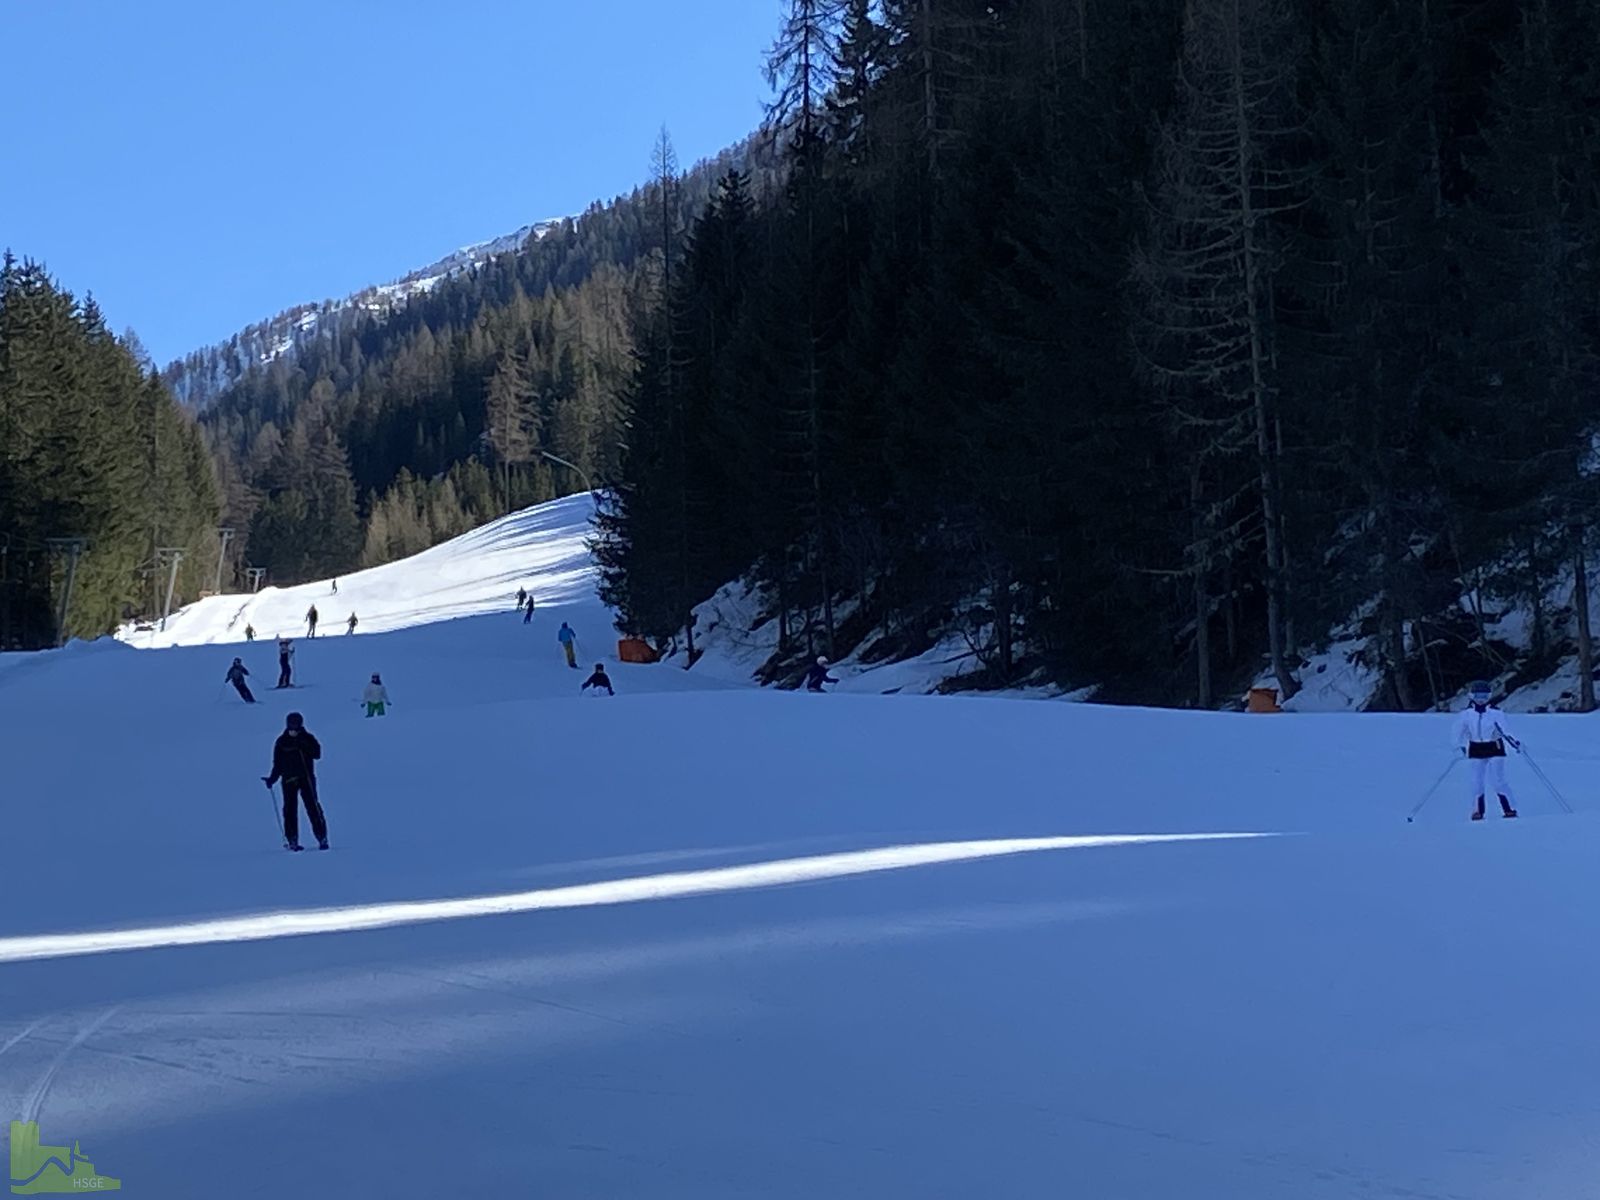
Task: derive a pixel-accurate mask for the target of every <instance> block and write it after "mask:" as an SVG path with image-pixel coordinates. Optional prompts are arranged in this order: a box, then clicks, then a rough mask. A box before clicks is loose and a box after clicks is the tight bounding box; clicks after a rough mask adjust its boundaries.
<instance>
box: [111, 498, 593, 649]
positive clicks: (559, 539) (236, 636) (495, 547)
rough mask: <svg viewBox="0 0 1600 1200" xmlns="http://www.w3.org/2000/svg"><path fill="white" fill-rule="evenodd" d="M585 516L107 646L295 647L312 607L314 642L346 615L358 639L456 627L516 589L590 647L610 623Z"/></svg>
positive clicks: (283, 591)
mask: <svg viewBox="0 0 1600 1200" xmlns="http://www.w3.org/2000/svg"><path fill="white" fill-rule="evenodd" d="M593 513H594V504H593V501H592V500H591V499H590V498H589V495H588V493H584V494H582V495H578V496H568V497H566V498H565V499H562V500H553V501H551V502H550V503H548V504H539V505H535V506H534V507H532V508H527V509H523V510H522V511H520V512H515V513H512V514H510V515H509V516H505V517H501V518H500V519H499V520H496V521H491V522H489V523H488V524H487V525H481V526H479V527H478V528H477V529H474V530H472V531H471V532H470V533H464V534H462V535H461V536H460V537H457V538H452V539H451V540H449V541H447V542H441V543H440V544H439V545H437V546H434V547H432V548H431V549H428V550H424V551H423V552H422V553H421V554H416V555H413V556H412V557H410V558H406V559H401V560H400V561H398V562H392V563H386V564H385V565H383V566H381V567H371V568H369V569H367V570H364V571H357V572H355V573H353V574H351V575H345V576H341V577H340V578H338V579H337V580H329V579H324V580H319V581H317V582H314V583H305V584H299V585H296V586H293V587H282V588H279V587H265V588H262V589H261V590H260V591H259V592H255V593H250V594H237V593H233V594H225V595H221V596H210V597H207V598H206V599H204V600H198V601H196V602H195V603H193V604H190V605H187V606H186V607H184V608H181V609H179V610H178V611H177V612H175V613H173V614H172V616H171V617H169V618H168V620H167V627H166V629H165V630H164V631H163V630H161V629H159V628H150V627H135V626H131V625H130V626H124V627H123V628H122V629H120V630H118V632H117V637H118V638H120V639H121V640H123V641H125V642H127V643H129V644H130V645H133V646H137V647H139V648H141V649H153V648H159V647H166V646H195V645H204V644H208V643H215V642H243V641H245V640H246V636H245V634H246V631H247V630H250V629H253V630H254V631H255V636H256V637H257V638H276V637H279V636H290V637H298V636H300V635H302V634H304V633H306V631H307V623H306V614H307V613H308V612H309V610H310V609H311V608H312V607H315V608H316V609H317V616H318V618H319V627H318V633H319V635H320V636H327V635H329V634H335V633H337V634H341V635H342V634H343V633H344V632H345V629H346V627H347V626H348V622H349V618H350V617H351V616H352V615H353V616H355V617H356V619H357V625H356V632H357V633H358V634H369V633H383V632H387V631H390V630H396V629H408V628H411V627H412V626H416V625H429V624H433V623H435V622H438V621H448V620H453V619H455V618H458V617H473V616H483V615H487V614H491V613H508V614H509V613H512V612H513V610H514V608H515V606H516V593H517V591H518V589H519V588H526V589H527V590H528V591H529V592H531V593H532V594H533V596H534V598H535V600H536V602H537V606H538V607H537V609H536V611H537V612H541V613H542V612H547V611H548V612H556V611H558V610H559V611H562V612H570V613H573V614H575V618H581V620H582V624H583V626H584V627H585V628H587V629H589V630H590V631H591V637H592V638H593V639H594V640H595V641H596V643H597V644H598V643H599V642H600V641H602V640H610V632H609V631H610V626H611V617H610V614H609V612H607V611H606V610H605V608H604V607H603V606H602V605H601V604H600V601H599V598H598V597H597V595H596V592H595V567H594V561H593V559H592V558H591V557H590V554H589V547H588V538H589V535H590V533H591V528H590V519H591V517H592V516H593ZM336 587H337V591H336V590H335V588H336ZM541 620H542V618H541ZM558 620H559V618H558ZM577 623H578V621H577V619H575V620H574V625H575V626H576V625H577Z"/></svg>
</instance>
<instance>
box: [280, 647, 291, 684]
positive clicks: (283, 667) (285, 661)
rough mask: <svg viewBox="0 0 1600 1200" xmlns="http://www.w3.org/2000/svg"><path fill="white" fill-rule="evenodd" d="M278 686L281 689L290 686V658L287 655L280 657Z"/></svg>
mask: <svg viewBox="0 0 1600 1200" xmlns="http://www.w3.org/2000/svg"><path fill="white" fill-rule="evenodd" d="M278 686H279V687H281V688H282V687H288V686H289V656H288V655H287V654H280V655H278Z"/></svg>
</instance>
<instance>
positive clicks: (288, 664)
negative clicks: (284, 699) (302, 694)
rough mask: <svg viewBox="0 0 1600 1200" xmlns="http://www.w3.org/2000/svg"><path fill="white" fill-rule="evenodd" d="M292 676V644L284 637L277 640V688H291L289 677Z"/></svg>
mask: <svg viewBox="0 0 1600 1200" xmlns="http://www.w3.org/2000/svg"><path fill="white" fill-rule="evenodd" d="M293 674H294V643H293V642H292V641H290V640H289V639H288V638H286V637H281V638H279V639H278V686H279V687H281V688H286V687H293V686H294V684H293V683H292V682H291V681H290V676H291V675H293Z"/></svg>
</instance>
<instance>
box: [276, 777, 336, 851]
mask: <svg viewBox="0 0 1600 1200" xmlns="http://www.w3.org/2000/svg"><path fill="white" fill-rule="evenodd" d="M302 801H303V802H304V803H305V806H306V816H307V817H308V818H309V819H310V821H311V832H312V833H313V834H315V835H316V839H317V841H319V842H325V841H327V840H328V822H327V819H326V818H324V817H323V815H322V805H321V804H320V803H319V802H318V801H317V784H316V781H315V780H308V779H289V778H287V777H286V778H285V779H284V781H283V836H284V839H285V840H286V841H287V842H288V843H289V844H290V845H291V846H294V845H298V844H299V842H300V803H301V802H302Z"/></svg>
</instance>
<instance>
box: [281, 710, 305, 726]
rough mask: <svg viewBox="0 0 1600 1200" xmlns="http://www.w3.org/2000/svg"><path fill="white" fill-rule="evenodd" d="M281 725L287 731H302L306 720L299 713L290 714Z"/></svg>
mask: <svg viewBox="0 0 1600 1200" xmlns="http://www.w3.org/2000/svg"><path fill="white" fill-rule="evenodd" d="M283 723H284V726H285V727H286V728H288V729H304V728H305V727H306V719H305V718H304V717H302V716H301V715H300V714H299V713H290V714H289V715H288V716H287V717H285V718H284V721H283Z"/></svg>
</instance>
